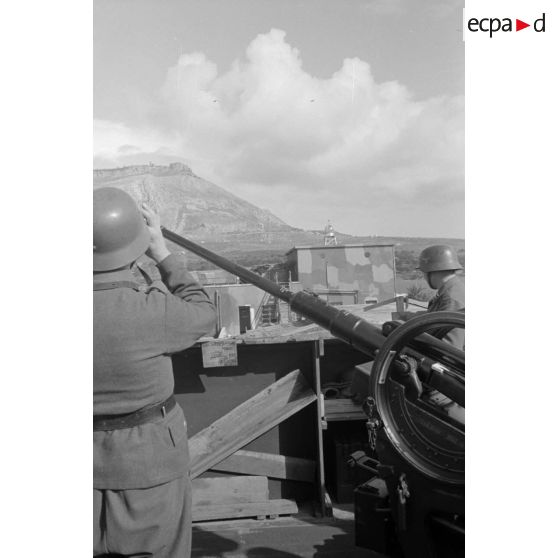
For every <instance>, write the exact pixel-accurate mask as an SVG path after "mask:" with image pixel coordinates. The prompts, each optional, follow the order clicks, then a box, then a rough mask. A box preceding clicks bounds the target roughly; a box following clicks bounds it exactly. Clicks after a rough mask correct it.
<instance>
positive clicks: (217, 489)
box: [192, 476, 269, 506]
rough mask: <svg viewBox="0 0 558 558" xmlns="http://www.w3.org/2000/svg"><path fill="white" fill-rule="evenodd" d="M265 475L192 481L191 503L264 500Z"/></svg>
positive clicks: (267, 494) (265, 494) (231, 502)
mask: <svg viewBox="0 0 558 558" xmlns="http://www.w3.org/2000/svg"><path fill="white" fill-rule="evenodd" d="M268 484H269V483H268V480H267V478H266V477H258V476H242V477H237V476H235V477H209V478H198V479H194V480H193V481H192V505H193V506H209V505H221V504H241V503H245V502H266V501H267V500H269V487H268Z"/></svg>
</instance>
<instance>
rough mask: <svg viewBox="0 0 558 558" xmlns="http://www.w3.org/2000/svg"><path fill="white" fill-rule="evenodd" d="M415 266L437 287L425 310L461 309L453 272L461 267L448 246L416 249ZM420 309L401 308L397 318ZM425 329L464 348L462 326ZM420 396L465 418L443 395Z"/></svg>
mask: <svg viewBox="0 0 558 558" xmlns="http://www.w3.org/2000/svg"><path fill="white" fill-rule="evenodd" d="M417 269H419V270H420V271H422V273H423V274H424V277H425V279H426V282H427V283H428V286H429V287H430V288H431V289H436V290H437V293H436V295H435V296H434V297H433V298H432V299H431V300H430V302H429V303H428V310H427V312H443V311H449V312H462V311H465V285H464V284H463V281H462V280H461V278H460V277H459V276H458V275H457V273H456V272H457V271H459V270H460V269H463V268H462V266H461V264H460V263H459V260H458V259H457V254H456V253H455V250H454V249H453V248H452V247H451V246H448V245H445V244H440V245H435V246H429V247H428V248H425V249H424V250H423V251H422V252H421V253H420V256H419V265H418V268H417ZM422 313H423V312H405V313H404V314H401V315H400V318H401V319H403V320H407V319H410V318H412V317H413V316H416V315H418V314H422ZM429 333H430V334H431V335H434V336H436V337H438V338H440V339H443V340H444V341H446V342H447V343H450V344H451V345H453V346H454V347H456V348H458V349H461V350H465V331H464V330H463V329H460V328H453V329H452V328H440V329H438V330H434V331H430V332H429ZM424 397H425V398H426V399H428V400H429V401H430V402H431V403H433V404H434V405H436V406H437V407H439V408H441V409H443V410H444V411H445V412H446V413H447V414H448V415H450V416H451V417H453V418H455V419H456V420H458V421H460V422H464V421H465V410H464V409H463V408H462V407H460V406H459V405H457V403H454V402H453V401H452V400H451V399H449V398H448V397H446V396H445V395H443V394H441V393H439V392H437V391H434V390H429V391H427V392H426V393H425V395H424Z"/></svg>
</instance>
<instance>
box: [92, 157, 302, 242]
mask: <svg viewBox="0 0 558 558" xmlns="http://www.w3.org/2000/svg"><path fill="white" fill-rule="evenodd" d="M101 186H114V187H117V188H121V189H123V190H125V191H127V192H128V193H129V194H131V195H132V196H133V197H134V198H136V199H137V200H142V201H146V202H148V203H149V205H151V206H152V207H153V208H154V209H155V210H156V211H158V212H159V213H160V215H161V221H162V222H163V224H164V225H165V226H166V227H167V228H169V229H171V230H173V231H175V232H177V233H178V234H181V235H183V236H188V237H189V238H191V239H192V240H198V241H206V242H207V241H209V242H231V241H234V240H238V241H242V240H246V241H251V242H252V243H256V244H259V243H262V242H265V243H267V242H268V241H269V240H270V238H271V239H273V238H275V237H281V236H283V235H284V234H285V233H296V232H297V230H296V229H293V228H292V227H290V226H289V225H287V224H286V223H284V222H283V221H281V219H279V218H278V217H276V216H275V215H273V214H272V213H271V212H269V211H265V210H263V209H260V208H258V207H256V206H255V205H252V204H251V203H248V202H247V201H244V200H242V199H240V198H239V197H237V196H235V195H233V194H231V193H230V192H227V191H226V190H224V189H223V188H220V187H219V186H216V185H215V184H212V183H211V182H208V181H207V180H204V179H203V178H201V177H199V176H196V175H195V174H194V173H193V172H192V170H191V169H190V168H189V167H188V166H186V165H184V164H182V163H173V164H171V165H169V166H159V165H139V166H132V167H123V168H118V169H106V170H105V169H104V170H95V171H93V187H94V188H98V187H101ZM241 243H242V242H241Z"/></svg>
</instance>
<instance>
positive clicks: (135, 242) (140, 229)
mask: <svg viewBox="0 0 558 558" xmlns="http://www.w3.org/2000/svg"><path fill="white" fill-rule="evenodd" d="M149 241H150V234H149V231H148V229H147V225H146V224H145V221H144V219H143V216H142V215H141V213H140V211H139V209H138V207H137V205H136V202H135V201H134V200H133V198H132V197H131V196H129V195H128V194H127V193H126V192H124V191H123V190H119V189H118V188H98V189H97V190H94V191H93V271H110V270H111V269H118V268H119V267H124V266H125V265H127V264H131V263H132V262H133V261H135V260H137V259H138V258H139V257H140V256H141V255H142V254H144V253H145V251H146V250H147V247H148V246H149Z"/></svg>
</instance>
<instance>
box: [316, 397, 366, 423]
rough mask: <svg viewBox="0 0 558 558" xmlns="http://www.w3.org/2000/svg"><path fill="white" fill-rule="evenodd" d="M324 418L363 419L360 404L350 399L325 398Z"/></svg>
mask: <svg viewBox="0 0 558 558" xmlns="http://www.w3.org/2000/svg"><path fill="white" fill-rule="evenodd" d="M324 407H325V418H326V420H365V419H366V414H365V413H364V411H363V410H362V406H361V405H357V404H356V403H354V402H353V401H352V400H351V399H326V400H325V401H324Z"/></svg>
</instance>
